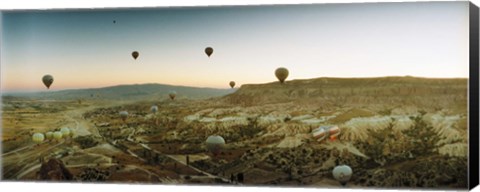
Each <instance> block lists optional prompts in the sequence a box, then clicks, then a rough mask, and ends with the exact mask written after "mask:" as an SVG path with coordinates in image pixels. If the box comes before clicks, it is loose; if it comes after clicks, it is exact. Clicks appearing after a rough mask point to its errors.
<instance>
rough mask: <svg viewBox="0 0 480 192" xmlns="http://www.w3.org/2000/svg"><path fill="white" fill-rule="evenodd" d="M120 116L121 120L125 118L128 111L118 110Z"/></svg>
mask: <svg viewBox="0 0 480 192" xmlns="http://www.w3.org/2000/svg"><path fill="white" fill-rule="evenodd" d="M120 117H121V118H122V120H123V121H125V120H127V117H128V112H127V111H120Z"/></svg>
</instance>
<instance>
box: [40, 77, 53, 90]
mask: <svg viewBox="0 0 480 192" xmlns="http://www.w3.org/2000/svg"><path fill="white" fill-rule="evenodd" d="M42 81H43V84H45V86H46V87H47V89H50V85H52V83H53V77H52V76H51V75H44V76H43V78H42Z"/></svg>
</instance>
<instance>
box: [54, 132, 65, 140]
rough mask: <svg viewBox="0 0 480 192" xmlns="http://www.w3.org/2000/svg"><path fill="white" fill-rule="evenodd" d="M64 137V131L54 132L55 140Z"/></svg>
mask: <svg viewBox="0 0 480 192" xmlns="http://www.w3.org/2000/svg"><path fill="white" fill-rule="evenodd" d="M62 137H63V134H62V132H60V131H55V132H54V133H53V138H54V139H55V140H60V139H62Z"/></svg>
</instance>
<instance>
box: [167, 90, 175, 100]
mask: <svg viewBox="0 0 480 192" xmlns="http://www.w3.org/2000/svg"><path fill="white" fill-rule="evenodd" d="M176 96H177V92H176V91H170V93H168V97H170V99H171V100H174V99H175V97H176Z"/></svg>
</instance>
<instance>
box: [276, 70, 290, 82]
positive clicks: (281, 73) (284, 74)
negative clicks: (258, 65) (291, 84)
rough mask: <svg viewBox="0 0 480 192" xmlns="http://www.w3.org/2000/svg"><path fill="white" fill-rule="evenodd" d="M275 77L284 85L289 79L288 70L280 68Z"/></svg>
mask: <svg viewBox="0 0 480 192" xmlns="http://www.w3.org/2000/svg"><path fill="white" fill-rule="evenodd" d="M275 76H277V79H278V80H279V81H280V83H284V82H285V79H287V77H288V69H286V68H284V67H280V68H278V69H277V70H275Z"/></svg>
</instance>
